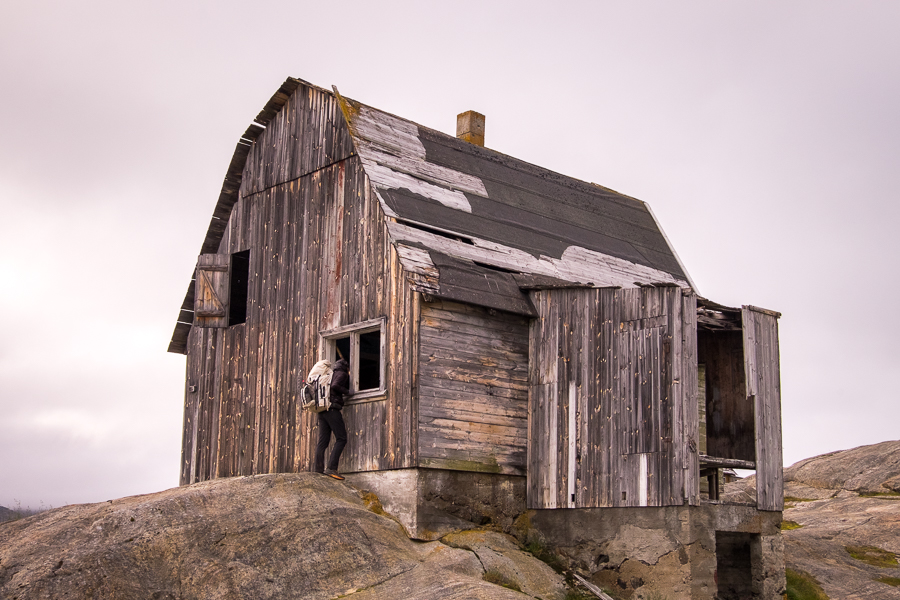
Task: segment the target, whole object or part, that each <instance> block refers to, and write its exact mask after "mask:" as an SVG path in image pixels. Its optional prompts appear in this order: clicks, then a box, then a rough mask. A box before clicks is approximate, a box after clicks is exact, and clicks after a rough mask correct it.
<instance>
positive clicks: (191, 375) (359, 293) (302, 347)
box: [181, 86, 418, 484]
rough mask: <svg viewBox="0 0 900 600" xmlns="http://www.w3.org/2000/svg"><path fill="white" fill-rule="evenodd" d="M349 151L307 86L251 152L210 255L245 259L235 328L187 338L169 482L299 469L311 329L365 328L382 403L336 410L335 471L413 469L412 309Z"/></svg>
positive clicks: (305, 460)
mask: <svg viewBox="0 0 900 600" xmlns="http://www.w3.org/2000/svg"><path fill="white" fill-rule="evenodd" d="M351 151H352V145H351V143H350V141H349V136H348V135H347V131H346V128H345V126H344V125H343V121H342V116H341V113H340V110H339V109H338V108H337V106H336V103H335V100H334V98H333V96H332V95H331V94H329V93H327V92H324V91H321V90H318V89H315V88H311V87H307V86H301V87H300V88H299V89H298V90H297V91H296V92H295V93H294V94H293V95H292V96H291V97H290V99H289V101H288V102H287V104H286V105H285V106H284V109H283V110H282V111H281V112H280V113H279V114H278V115H277V116H275V118H274V119H273V120H272V121H271V123H270V124H269V127H268V128H267V129H266V131H265V132H264V133H263V134H262V135H261V136H260V137H259V138H258V140H257V141H256V143H255V145H254V147H253V148H252V149H251V151H250V154H249V158H248V161H247V164H246V167H245V169H244V176H243V184H242V187H241V193H240V199H239V201H238V202H237V204H236V205H235V206H234V209H233V211H232V212H231V215H230V218H229V220H228V221H227V227H226V230H225V232H224V235H223V238H222V241H221V244H220V246H219V253H220V254H230V253H234V252H239V251H244V250H249V251H250V273H249V290H248V300H247V321H246V323H244V324H240V325H235V326H232V327H227V328H216V329H201V328H198V327H193V328H192V329H191V332H190V335H189V338H188V346H187V355H188V360H187V386H188V389H187V390H186V402H185V426H184V443H183V450H182V456H183V461H182V473H181V482H182V484H185V483H190V482H194V481H199V480H205V479H209V478H212V477H217V476H218V477H221V476H231V475H250V474H255V473H267V472H291V471H300V470H306V469H308V468H309V466H310V463H311V460H312V458H313V453H314V447H315V441H316V431H315V426H316V419H315V417H314V416H312V415H310V414H308V413H303V412H302V411H300V409H299V402H298V398H297V390H298V385H297V384H298V380H300V379H302V378H303V377H304V376H305V374H306V373H307V372H308V371H309V369H310V368H311V367H312V365H313V364H314V363H315V361H316V360H318V359H319V358H320V357H319V355H318V352H319V332H320V331H322V330H325V329H330V328H333V327H337V326H340V325H348V324H352V323H356V322H360V321H365V320H368V319H374V318H378V317H387V324H386V330H385V336H386V342H387V343H386V347H387V348H388V357H387V369H386V390H387V392H386V394H385V396H384V397H383V398H377V399H373V400H370V401H367V402H363V403H358V404H352V403H351V404H349V405H348V406H347V407H346V408H345V409H344V418H345V420H346V422H347V427H348V432H349V434H350V440H349V443H348V445H347V448H346V450H345V451H344V454H343V456H342V459H341V466H340V468H341V469H342V470H345V471H360V470H371V469H384V468H399V467H408V466H413V465H414V464H415V461H416V457H415V424H416V417H415V411H414V408H413V406H412V403H411V397H412V386H413V385H414V375H415V372H414V370H413V369H414V365H413V364H411V363H410V361H409V360H407V357H408V356H409V349H410V348H411V347H412V344H413V341H414V340H415V339H416V335H417V332H416V329H417V325H418V320H417V319H418V315H417V313H416V310H417V309H416V305H415V303H414V299H415V298H414V296H413V294H412V293H411V291H410V289H409V286H408V284H407V282H406V279H405V277H403V276H402V270H401V267H400V262H399V258H398V256H397V253H396V251H395V250H394V249H393V247H392V246H391V244H390V243H389V241H388V238H387V228H386V225H385V220H384V216H383V213H382V211H381V208H380V206H379V204H378V200H377V197H376V196H375V195H374V194H372V193H371V186H370V184H369V182H368V179H367V177H366V176H365V173H364V172H363V170H362V167H361V165H360V163H359V159H358V158H357V157H355V156H352V155H351ZM190 386H197V391H196V392H191V391H190Z"/></svg>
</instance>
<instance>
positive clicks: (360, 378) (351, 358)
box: [320, 318, 384, 400]
mask: <svg viewBox="0 0 900 600" xmlns="http://www.w3.org/2000/svg"><path fill="white" fill-rule="evenodd" d="M320 336H321V341H322V343H321V354H322V355H323V356H324V357H325V358H326V359H328V360H330V361H332V362H334V361H336V360H338V359H340V358H343V359H345V360H346V361H347V362H349V363H350V393H351V394H352V397H351V399H353V400H356V399H360V400H361V399H364V398H369V397H373V396H380V395H382V394H384V319H383V318H382V319H374V320H371V321H364V322H362V323H354V324H353V325H345V326H343V327H338V328H337V329H331V330H329V331H323V332H321V333H320Z"/></svg>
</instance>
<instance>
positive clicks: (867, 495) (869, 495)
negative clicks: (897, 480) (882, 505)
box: [859, 490, 900, 498]
mask: <svg viewBox="0 0 900 600" xmlns="http://www.w3.org/2000/svg"><path fill="white" fill-rule="evenodd" d="M859 495H860V496H862V497H864V498H872V497H875V496H882V497H884V496H887V497H891V496H900V492H895V491H893V490H888V491H885V492H860V493H859Z"/></svg>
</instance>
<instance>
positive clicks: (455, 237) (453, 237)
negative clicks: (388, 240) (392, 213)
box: [397, 219, 475, 246]
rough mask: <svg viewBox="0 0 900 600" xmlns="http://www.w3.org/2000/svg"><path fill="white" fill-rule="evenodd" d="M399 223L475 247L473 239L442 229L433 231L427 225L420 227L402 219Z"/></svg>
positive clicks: (398, 220)
mask: <svg viewBox="0 0 900 600" xmlns="http://www.w3.org/2000/svg"><path fill="white" fill-rule="evenodd" d="M397 222H398V223H400V224H402V225H406V226H407V227H412V228H413V229H418V230H419V231H425V232H427V233H430V234H432V235H439V236H441V237H445V238H447V239H450V240H455V241H457V242H462V243H463V244H469V245H470V246H474V245H475V242H473V241H472V239H471V238H467V237H464V236H461V235H457V234H455V233H450V232H448V231H441V230H440V229H433V228H431V227H426V226H425V225H419V224H418V223H412V222H410V221H403V220H401V219H397Z"/></svg>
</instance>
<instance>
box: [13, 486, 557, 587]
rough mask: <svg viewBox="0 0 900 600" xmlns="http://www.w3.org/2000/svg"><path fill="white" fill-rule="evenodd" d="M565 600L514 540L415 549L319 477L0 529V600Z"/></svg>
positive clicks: (479, 534) (389, 524) (458, 537)
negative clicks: (94, 599) (299, 599)
mask: <svg viewBox="0 0 900 600" xmlns="http://www.w3.org/2000/svg"><path fill="white" fill-rule="evenodd" d="M492 582H493V583H492ZM504 585H505V586H508V587H504ZM516 590H521V591H516ZM565 596H566V587H565V582H564V580H563V579H562V577H560V576H559V575H557V574H556V573H555V572H554V571H553V570H552V569H550V567H548V566H547V565H546V564H545V563H543V562H541V561H539V560H537V559H536V558H534V557H532V556H531V555H530V554H528V553H526V552H524V551H522V550H521V549H520V547H519V545H518V543H517V542H516V541H515V540H514V539H513V538H512V537H510V536H507V535H503V534H500V533H495V532H491V531H467V532H462V533H456V534H452V535H449V536H446V537H445V538H444V539H443V540H442V541H436V542H428V543H418V542H413V541H411V540H410V539H409V538H407V536H406V534H405V532H404V530H403V529H402V527H401V526H400V525H399V524H398V523H397V522H395V521H394V520H392V519H391V518H390V517H389V516H386V515H384V514H383V512H382V511H381V509H380V505H379V504H378V502H377V499H376V498H374V496H372V495H370V494H369V495H367V494H365V493H361V492H357V491H356V490H354V489H353V488H352V487H350V486H348V485H347V484H346V483H341V482H338V481H335V480H333V479H331V478H328V477H325V476H322V475H316V474H313V473H300V474H291V475H259V476H255V477H242V478H233V479H221V480H216V481H212V482H205V483H200V484H195V485H191V486H186V487H182V488H175V489H171V490H167V491H164V492H159V493H156V494H149V495H145V496H134V497H130V498H122V499H120V500H113V501H109V502H106V503H101V504H83V505H73V506H64V507H62V508H57V509H53V510H50V511H47V512H44V513H41V514H38V515H35V516H32V517H29V518H26V519H20V520H16V521H10V522H7V523H3V524H0V598H3V599H4V600H6V599H9V600H26V599H34V598H54V599H59V600H67V599H73V600H74V599H76V598H77V599H79V600H81V599H83V598H96V599H100V598H116V599H125V600H127V599H132V598H133V599H140V600H146V599H148V598H152V599H159V600H164V599H165V600H168V599H172V600H174V599H178V600H188V599H198V600H199V599H204V600H206V599H209V600H213V599H216V600H231V599H235V600H236V599H245V598H253V599H255V600H264V599H268V598H271V599H276V598H277V599H291V598H304V599H318V598H338V597H340V598H347V599H349V600H375V599H378V600H393V599H396V600H401V599H403V600H406V599H408V598H413V597H416V598H429V599H430V600H451V599H452V600H456V599H459V600H462V599H485V600H487V599H498V600H506V599H509V600H514V599H517V598H522V599H525V598H542V599H545V600H551V599H552V600H562V599H563V598H565Z"/></svg>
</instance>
